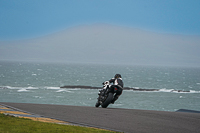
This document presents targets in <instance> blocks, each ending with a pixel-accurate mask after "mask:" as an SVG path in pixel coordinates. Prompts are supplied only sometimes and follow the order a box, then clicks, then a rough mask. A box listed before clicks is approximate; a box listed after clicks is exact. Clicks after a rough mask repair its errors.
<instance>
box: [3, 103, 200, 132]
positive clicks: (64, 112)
mask: <svg viewBox="0 0 200 133" xmlns="http://www.w3.org/2000/svg"><path fill="white" fill-rule="evenodd" d="M0 104H1V105H4V106H6V107H10V108H12V109H15V110H20V111H24V112H30V113H32V114H37V115H41V116H45V117H48V118H54V119H57V120H61V121H66V122H70V123H73V124H78V125H83V126H89V127H97V128H103V129H109V130H113V131H119V132H127V133H138V132H139V133H141V132H144V133H200V113H184V112H165V111H149V110H135V109H119V108H109V107H108V108H95V107H85V106H69V105H50V104H30V103H2V102H0Z"/></svg>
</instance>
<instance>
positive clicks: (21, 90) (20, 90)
mask: <svg viewBox="0 0 200 133" xmlns="http://www.w3.org/2000/svg"><path fill="white" fill-rule="evenodd" d="M25 91H29V90H27V89H25V88H22V89H19V90H18V92H25Z"/></svg>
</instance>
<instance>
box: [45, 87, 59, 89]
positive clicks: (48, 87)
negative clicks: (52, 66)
mask: <svg viewBox="0 0 200 133" xmlns="http://www.w3.org/2000/svg"><path fill="white" fill-rule="evenodd" d="M44 88H46V89H50V90H59V89H60V87H44Z"/></svg>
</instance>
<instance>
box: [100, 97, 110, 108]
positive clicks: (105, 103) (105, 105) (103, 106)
mask: <svg viewBox="0 0 200 133" xmlns="http://www.w3.org/2000/svg"><path fill="white" fill-rule="evenodd" d="M112 100H113V93H109V94H108V97H107V98H106V100H105V101H104V103H103V104H102V105H101V106H102V108H107V107H108V105H109V104H110V102H111V101H112Z"/></svg>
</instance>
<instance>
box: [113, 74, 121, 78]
mask: <svg viewBox="0 0 200 133" xmlns="http://www.w3.org/2000/svg"><path fill="white" fill-rule="evenodd" d="M114 78H115V79H117V78H122V76H121V74H115V77H114Z"/></svg>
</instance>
